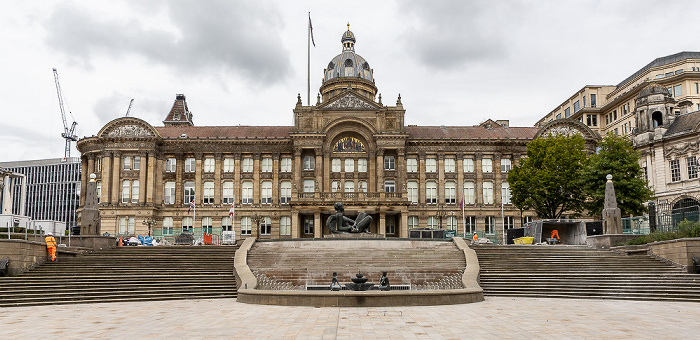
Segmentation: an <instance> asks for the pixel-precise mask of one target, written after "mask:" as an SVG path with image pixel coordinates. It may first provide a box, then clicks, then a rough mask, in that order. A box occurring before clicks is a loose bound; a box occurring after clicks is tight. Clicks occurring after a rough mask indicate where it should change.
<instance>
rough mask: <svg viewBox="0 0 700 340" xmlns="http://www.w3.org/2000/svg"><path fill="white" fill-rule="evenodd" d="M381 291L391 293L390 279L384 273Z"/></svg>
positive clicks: (380, 284) (381, 279) (380, 282)
mask: <svg viewBox="0 0 700 340" xmlns="http://www.w3.org/2000/svg"><path fill="white" fill-rule="evenodd" d="M379 290H383V291H389V290H391V288H390V287H389V278H388V277H387V276H386V272H382V277H381V278H379Z"/></svg>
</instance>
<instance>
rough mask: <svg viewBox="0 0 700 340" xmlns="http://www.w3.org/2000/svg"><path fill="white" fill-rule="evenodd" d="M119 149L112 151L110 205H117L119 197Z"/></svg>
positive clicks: (120, 164) (120, 163)
mask: <svg viewBox="0 0 700 340" xmlns="http://www.w3.org/2000/svg"><path fill="white" fill-rule="evenodd" d="M120 156H121V154H120V153H119V151H114V152H112V201H111V203H112V205H117V204H118V203H119V202H120V197H121V190H120V189H121V183H120V182H119V172H120V170H121V166H122V162H121V158H120Z"/></svg>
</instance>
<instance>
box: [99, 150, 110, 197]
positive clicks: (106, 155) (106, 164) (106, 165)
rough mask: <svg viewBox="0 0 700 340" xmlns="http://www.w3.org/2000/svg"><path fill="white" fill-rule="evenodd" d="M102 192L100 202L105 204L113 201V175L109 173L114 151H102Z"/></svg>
mask: <svg viewBox="0 0 700 340" xmlns="http://www.w3.org/2000/svg"><path fill="white" fill-rule="evenodd" d="M101 156H102V178H101V179H102V192H101V193H100V202H101V203H103V204H110V203H112V197H111V192H112V181H111V179H112V177H111V176H110V175H109V173H110V170H111V169H112V153H111V152H109V151H104V152H102V155H101Z"/></svg>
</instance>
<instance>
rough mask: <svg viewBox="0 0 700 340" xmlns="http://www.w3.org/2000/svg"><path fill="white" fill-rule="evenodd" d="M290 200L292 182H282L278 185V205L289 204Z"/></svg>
mask: <svg viewBox="0 0 700 340" xmlns="http://www.w3.org/2000/svg"><path fill="white" fill-rule="evenodd" d="M291 200H292V182H290V181H283V182H281V183H280V203H281V204H289V202H290V201H291Z"/></svg>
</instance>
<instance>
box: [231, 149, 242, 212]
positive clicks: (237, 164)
mask: <svg viewBox="0 0 700 340" xmlns="http://www.w3.org/2000/svg"><path fill="white" fill-rule="evenodd" d="M241 158H242V157H241V154H240V153H235V154H233V202H234V203H235V204H237V205H240V204H241V193H242V192H243V191H242V190H241Z"/></svg>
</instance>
